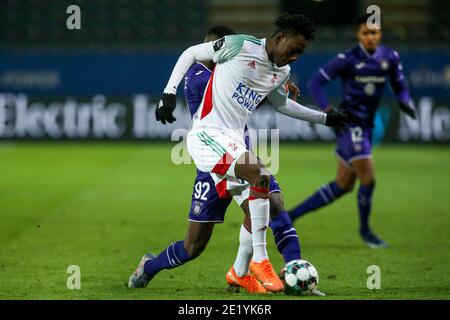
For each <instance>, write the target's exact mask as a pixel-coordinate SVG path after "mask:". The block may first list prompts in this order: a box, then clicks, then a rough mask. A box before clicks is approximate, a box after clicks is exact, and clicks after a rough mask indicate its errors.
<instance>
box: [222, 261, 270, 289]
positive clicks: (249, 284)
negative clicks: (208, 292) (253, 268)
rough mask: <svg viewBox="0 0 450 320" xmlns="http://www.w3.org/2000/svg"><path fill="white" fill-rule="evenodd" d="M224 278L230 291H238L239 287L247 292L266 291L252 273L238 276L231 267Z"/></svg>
mask: <svg viewBox="0 0 450 320" xmlns="http://www.w3.org/2000/svg"><path fill="white" fill-rule="evenodd" d="M225 279H226V280H227V283H228V284H229V285H230V289H231V291H239V288H244V289H245V290H247V292H248V293H267V290H266V289H265V288H264V287H263V286H262V284H261V283H260V282H259V281H258V279H256V277H255V276H254V275H252V274H246V275H245V276H243V277H238V276H237V274H236V272H234V268H233V267H231V268H230V270H229V271H228V272H227V275H226V276H225ZM236 289H237V290H236Z"/></svg>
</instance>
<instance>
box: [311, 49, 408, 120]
mask: <svg viewBox="0 0 450 320" xmlns="http://www.w3.org/2000/svg"><path fill="white" fill-rule="evenodd" d="M402 69H403V68H402V64H401V61H400V57H399V55H398V53H397V51H395V50H393V49H391V48H389V47H386V46H383V45H380V46H378V48H377V49H376V51H375V52H374V53H373V54H372V55H371V54H369V53H368V52H367V51H366V50H365V49H364V47H363V46H362V45H361V44H360V45H358V46H356V47H354V48H352V49H350V50H348V51H346V52H344V53H340V54H338V55H337V56H336V57H335V58H333V59H332V60H331V61H329V62H328V63H327V64H326V65H324V66H323V67H322V68H320V69H319V72H317V73H316V74H315V75H314V76H313V77H312V78H311V79H310V81H309V83H308V88H309V90H310V93H311V95H312V96H313V98H314V100H315V101H316V102H317V104H318V105H319V106H320V107H321V108H322V109H323V108H326V107H327V106H329V103H328V101H327V99H326V96H325V92H324V91H323V89H322V86H323V85H324V84H326V83H328V82H330V81H331V80H333V79H334V78H336V77H337V76H339V77H340V78H341V81H342V102H341V104H340V107H341V110H343V111H347V112H349V113H350V114H351V115H352V120H353V122H354V124H356V125H360V126H367V127H373V122H374V117H375V112H376V109H377V107H378V104H379V102H380V98H381V95H382V94H383V90H384V87H385V84H386V82H387V79H388V78H389V79H390V83H391V86H392V89H393V91H394V93H395V95H396V97H397V99H398V101H399V102H403V103H405V104H408V103H409V101H410V96H409V92H408V89H407V85H406V81H405V77H404V75H403V71H402Z"/></svg>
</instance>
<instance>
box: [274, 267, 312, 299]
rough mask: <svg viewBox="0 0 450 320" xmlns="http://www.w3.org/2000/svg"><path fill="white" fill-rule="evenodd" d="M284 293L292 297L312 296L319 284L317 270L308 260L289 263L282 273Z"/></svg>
mask: <svg viewBox="0 0 450 320" xmlns="http://www.w3.org/2000/svg"><path fill="white" fill-rule="evenodd" d="M280 279H281V280H282V281H283V283H284V291H285V293H286V294H290V295H301V294H310V293H311V291H312V290H314V289H315V288H316V287H317V285H318V284H319V274H318V273H317V270H316V268H315V267H314V266H313V265H312V264H311V263H310V262H308V261H306V260H293V261H291V262H289V263H287V264H286V265H285V266H284V267H283V269H282V270H281V273H280Z"/></svg>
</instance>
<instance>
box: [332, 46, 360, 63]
mask: <svg viewBox="0 0 450 320" xmlns="http://www.w3.org/2000/svg"><path fill="white" fill-rule="evenodd" d="M357 52H358V47H353V48H350V49H347V50H344V51H341V52H338V53H337V54H336V56H335V58H336V59H338V60H342V61H350V60H352V59H354V58H355V56H356V55H357Z"/></svg>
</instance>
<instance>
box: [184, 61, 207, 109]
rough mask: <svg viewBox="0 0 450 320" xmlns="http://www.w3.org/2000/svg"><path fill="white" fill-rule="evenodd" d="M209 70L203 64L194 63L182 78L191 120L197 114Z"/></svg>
mask: <svg viewBox="0 0 450 320" xmlns="http://www.w3.org/2000/svg"><path fill="white" fill-rule="evenodd" d="M211 73H212V72H211V70H209V69H208V68H207V67H205V66H204V65H203V64H201V63H199V62H197V63H194V64H193V65H192V66H191V67H190V68H189V70H188V71H187V72H186V76H185V77H184V96H185V98H186V103H187V105H188V107H189V112H190V113H191V118H192V117H193V116H194V114H195V113H196V112H197V110H198V107H199V106H200V103H201V102H202V99H203V93H204V92H205V88H206V85H207V84H208V81H209V78H210V77H211Z"/></svg>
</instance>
